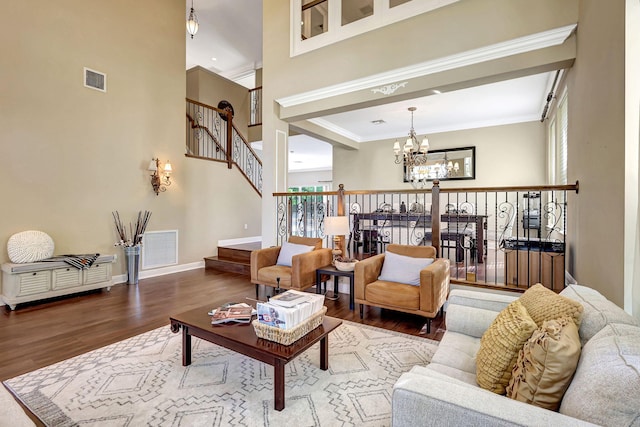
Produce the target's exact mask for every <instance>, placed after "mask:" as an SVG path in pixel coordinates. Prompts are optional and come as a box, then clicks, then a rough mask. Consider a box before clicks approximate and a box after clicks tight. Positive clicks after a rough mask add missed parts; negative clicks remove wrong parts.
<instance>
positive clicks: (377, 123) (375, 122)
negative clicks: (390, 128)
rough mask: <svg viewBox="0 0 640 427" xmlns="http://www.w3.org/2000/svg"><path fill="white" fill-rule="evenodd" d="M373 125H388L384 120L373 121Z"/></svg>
mask: <svg viewBox="0 0 640 427" xmlns="http://www.w3.org/2000/svg"><path fill="white" fill-rule="evenodd" d="M371 123H372V124H374V125H381V124H383V123H386V122H385V121H384V120H382V119H378V120H371Z"/></svg>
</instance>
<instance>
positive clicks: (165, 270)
mask: <svg viewBox="0 0 640 427" xmlns="http://www.w3.org/2000/svg"><path fill="white" fill-rule="evenodd" d="M198 268H204V261H197V262H192V263H189V264H179V265H171V266H169V267H162V268H154V269H153V270H141V271H140V274H139V276H138V278H139V279H147V278H149V277H157V276H164V275H166V274H173V273H180V272H181V271H189V270H197V269H198ZM126 282H127V274H126V273H125V274H120V275H117V276H113V283H114V284H117V283H126Z"/></svg>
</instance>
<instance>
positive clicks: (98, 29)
mask: <svg viewBox="0 0 640 427" xmlns="http://www.w3.org/2000/svg"><path fill="white" fill-rule="evenodd" d="M19 17H28V18H25V19H27V20H28V22H29V30H28V31H25V29H24V19H20V18H19ZM0 46H1V49H0V50H1V51H2V55H0V69H1V70H2V78H1V79H0V93H1V94H2V95H1V96H2V101H1V102H0V110H1V111H0V141H1V144H0V180H1V182H3V183H4V188H3V197H4V200H5V202H4V203H3V206H4V209H3V214H2V221H1V222H0V242H1V243H2V244H0V260H1V261H3V262H5V261H8V257H7V254H6V250H5V244H4V242H6V241H7V239H8V238H9V236H11V235H12V234H14V233H16V232H19V231H23V230H29V229H38V230H43V231H45V232H47V233H48V234H50V235H51V236H52V238H53V239H54V241H55V244H56V251H55V252H56V253H57V254H64V253H76V254H77V253H88V252H99V253H103V254H108V253H115V254H118V255H119V257H120V260H119V261H118V262H117V264H116V265H115V267H114V274H116V275H117V274H122V273H124V272H125V271H126V267H125V265H124V261H123V259H122V258H123V256H122V252H121V249H120V248H116V247H114V246H113V244H114V242H115V239H116V234H115V231H114V227H113V223H112V218H111V212H112V211H115V210H118V211H119V212H120V214H121V216H122V217H123V219H125V221H127V222H128V221H129V220H130V219H131V220H133V218H134V215H135V214H136V213H137V212H138V211H139V210H145V209H147V210H150V211H152V212H153V215H152V218H151V221H150V224H149V227H148V230H168V229H177V230H178V231H179V239H180V240H179V263H180V264H189V263H194V262H199V261H201V260H202V257H204V256H209V255H214V254H215V243H216V241H217V240H218V239H224V238H234V237H243V235H246V236H250V235H255V234H258V233H259V227H257V226H256V225H255V224H256V222H257V221H258V220H256V219H255V216H254V215H253V214H251V212H252V211H255V210H256V208H255V207H256V206H259V204H260V201H259V198H258V197H257V195H256V194H255V192H254V191H253V189H251V187H249V186H248V185H245V186H241V185H239V184H236V182H238V183H239V182H242V181H241V180H240V179H238V180H233V181H232V180H231V179H230V178H229V177H230V176H232V175H234V174H235V175H239V173H238V172H237V171H235V170H232V171H229V170H227V169H226V166H225V165H222V164H219V165H218V164H216V165H215V166H211V163H212V162H204V161H199V160H193V159H186V158H185V157H184V150H185V145H184V144H185V115H184V114H185V113H184V111H185V104H184V98H185V86H186V81H185V29H184V4H183V3H180V2H175V1H173V0H141V1H138V2H129V1H123V0H114V1H109V2H102V3H91V4H87V3H86V2H82V1H80V0H63V1H57V2H50V1H45V0H34V1H30V2H2V3H0ZM85 66H86V67H89V68H92V69H95V70H98V71H102V72H105V73H107V76H108V80H107V89H108V91H107V93H101V92H98V91H95V90H91V89H87V88H85V87H83V84H82V72H83V67H85ZM152 157H159V158H160V159H161V160H162V161H163V162H165V161H167V160H170V161H171V163H172V164H173V168H174V174H173V181H174V183H173V184H172V185H171V186H170V187H169V188H168V190H167V191H166V192H165V193H161V194H160V195H159V196H156V195H155V194H154V193H153V191H152V189H151V185H150V181H149V173H148V171H147V170H146V169H147V166H148V165H149V161H150V160H151V158H152ZM232 182H233V183H232ZM236 185H237V187H236ZM217 190H218V191H220V192H224V194H225V196H226V197H225V198H223V199H221V198H220V196H219V193H214V191H217ZM244 223H249V224H250V229H249V230H246V231H245V230H243V227H242V225H243V224H244Z"/></svg>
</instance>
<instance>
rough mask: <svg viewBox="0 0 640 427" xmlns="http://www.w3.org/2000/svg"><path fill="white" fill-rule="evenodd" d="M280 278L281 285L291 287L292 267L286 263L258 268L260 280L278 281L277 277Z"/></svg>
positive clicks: (267, 281)
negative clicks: (285, 264)
mask: <svg viewBox="0 0 640 427" xmlns="http://www.w3.org/2000/svg"><path fill="white" fill-rule="evenodd" d="M278 277H279V278H280V286H282V287H283V288H290V287H291V267H286V266H284V265H271V266H269V267H263V268H261V269H260V270H258V281H260V282H263V283H276V279H277V278H278Z"/></svg>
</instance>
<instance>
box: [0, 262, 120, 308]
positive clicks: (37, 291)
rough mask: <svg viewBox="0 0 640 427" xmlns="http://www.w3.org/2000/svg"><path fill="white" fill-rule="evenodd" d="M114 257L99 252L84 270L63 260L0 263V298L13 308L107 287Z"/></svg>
mask: <svg viewBox="0 0 640 427" xmlns="http://www.w3.org/2000/svg"><path fill="white" fill-rule="evenodd" d="M115 259H116V257H115V255H101V256H100V257H98V259H97V260H96V261H95V262H94V264H93V265H92V266H91V267H90V268H88V269H84V270H79V269H77V268H75V267H72V266H70V265H69V264H66V263H65V262H62V261H61V262H33V263H26V264H10V263H7V264H2V295H1V297H2V300H3V301H4V303H5V304H7V305H9V307H11V309H12V310H13V309H15V308H16V304H20V303H23V302H29V301H36V300H40V299H45V298H52V297H57V296H61V295H68V294H72V293H76V292H85V291H90V290H92V289H99V288H107V290H110V289H111V286H112V285H113V277H112V273H111V269H112V264H113V262H114V261H115Z"/></svg>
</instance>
